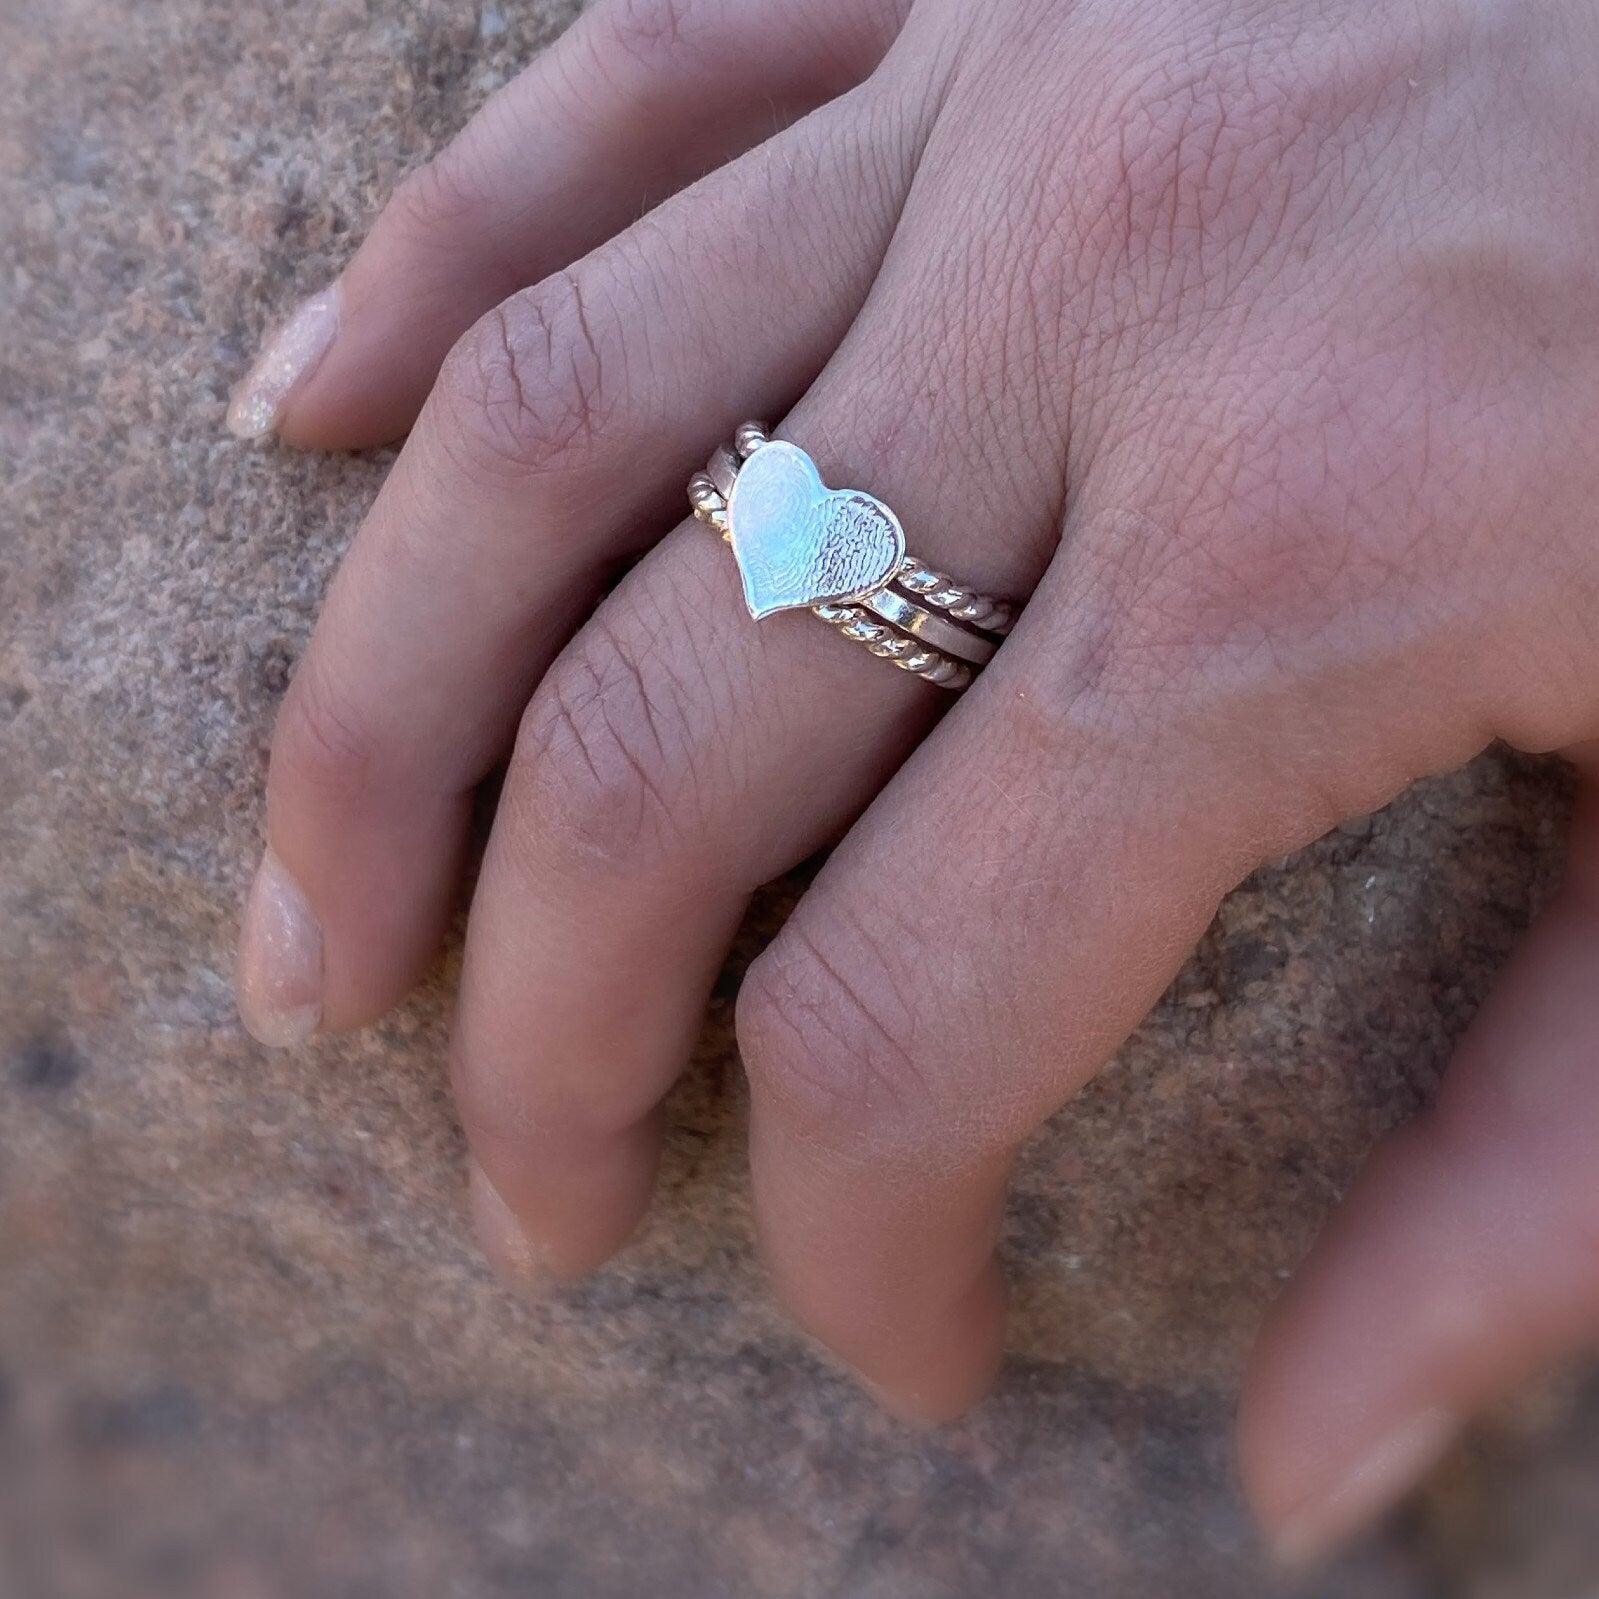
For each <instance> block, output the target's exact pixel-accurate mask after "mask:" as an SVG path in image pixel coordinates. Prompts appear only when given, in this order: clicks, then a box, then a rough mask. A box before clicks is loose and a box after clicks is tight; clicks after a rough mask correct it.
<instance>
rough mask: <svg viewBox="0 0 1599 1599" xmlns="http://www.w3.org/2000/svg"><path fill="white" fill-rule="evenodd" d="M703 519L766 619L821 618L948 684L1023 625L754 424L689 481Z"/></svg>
mask: <svg viewBox="0 0 1599 1599" xmlns="http://www.w3.org/2000/svg"><path fill="white" fill-rule="evenodd" d="M688 497H689V504H690V505H692V506H693V508H694V514H695V515H696V516H697V517H698V518H699V519H700V520H701V521H702V522H705V523H707V524H709V525H710V526H711V527H713V528H715V530H716V531H717V532H718V533H720V534H721V535H722V537H723V538H724V539H725V540H726V541H727V542H728V543H729V544H731V545H732V547H733V554H734V556H735V558H736V559H737V561H738V565H739V572H740V575H741V577H742V578H743V583H744V600H745V604H746V605H747V606H748V608H749V612H750V615H751V616H753V617H754V618H755V619H756V620H757V621H759V620H761V619H762V618H763V617H766V616H770V615H772V614H774V613H775V612H778V611H787V610H802V609H803V610H809V611H810V612H811V614H812V615H813V616H815V617H817V618H819V619H820V620H821V621H823V622H826V623H827V624H828V625H829V626H830V627H833V628H835V629H837V630H838V631H839V632H840V633H842V634H843V635H844V636H845V637H846V638H848V639H851V640H853V641H854V642H855V643H857V644H860V645H862V646H864V647H865V648H866V649H867V650H869V651H870V652H871V653H872V654H873V655H876V656H879V657H880V658H882V659H883V660H887V661H890V662H892V663H893V664H894V665H895V666H897V667H899V668H900V669H901V670H902V671H906V672H911V673H914V674H915V675H916V676H918V677H921V678H923V679H925V680H926V681H927V682H929V683H933V684H935V685H937V686H938V687H939V688H946V689H950V690H952V691H956V692H958V691H959V690H961V689H964V688H966V687H967V686H968V685H969V684H970V683H971V681H972V679H973V678H974V677H975V676H976V674H977V673H978V672H980V671H981V670H982V669H983V667H984V666H986V665H987V664H988V662H989V661H990V660H992V659H993V657H994V652H995V651H996V650H997V649H998V648H999V646H1000V644H1001V643H1002V642H1003V641H1004V638H1005V635H1006V634H1007V633H1009V632H1010V629H1011V626H1012V624H1013V622H1014V620H1015V615H1014V611H1013V608H1012V607H1011V606H1010V605H1009V604H1008V603H1007V602H1005V601H1004V600H998V599H994V598H993V597H992V596H990V595H986V594H979V593H977V592H975V591H974V590H972V589H968V588H965V587H964V586H963V585H961V584H959V583H956V582H955V581H954V580H953V579H952V578H949V577H946V576H945V575H944V574H943V573H942V572H938V571H935V570H934V569H933V568H932V567H929V566H927V565H925V564H924V563H923V562H921V561H919V560H917V559H916V557H915V556H913V555H911V554H909V553H908V552H907V551H906V549H905V535H904V533H903V531H902V530H901V528H900V525H899V521H898V518H896V517H895V515H894V513H893V512H892V511H890V510H889V509H888V507H887V506H886V505H884V504H883V503H882V502H881V501H880V500H876V499H874V498H873V497H872V496H871V495H869V494H864V493H861V492H859V491H857V490H842V491H841V490H834V489H829V488H828V487H827V486H826V485H825V484H824V483H823V482H822V478H821V475H820V473H818V471H817V470H816V464H815V462H814V461H812V460H811V458H810V456H809V455H807V454H806V453H805V451H803V450H801V449H800V448H799V447H798V446H797V445H793V444H789V443H786V442H778V441H774V440H773V439H772V438H771V436H770V435H769V433H768V432H767V429H766V428H765V427H764V426H763V425H762V424H761V423H759V422H746V423H744V424H743V426H741V427H740V428H739V429H738V431H737V432H736V433H735V434H734V436H733V442H732V444H731V445H723V446H721V447H720V448H719V449H718V450H717V451H716V453H715V454H714V455H713V456H712V457H711V459H710V461H709V462H708V463H707V465H706V468H705V470H704V471H703V472H696V473H695V474H694V476H693V477H692V478H691V479H690V480H689V486H688Z"/></svg>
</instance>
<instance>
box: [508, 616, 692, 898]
mask: <svg viewBox="0 0 1599 1599" xmlns="http://www.w3.org/2000/svg"><path fill="white" fill-rule="evenodd" d="M648 653H649V651H648V648H647V636H646V640H645V644H644V645H642V646H641V644H640V643H639V642H638V641H636V640H635V639H634V638H633V636H632V632H631V630H629V629H626V628H624V627H621V626H618V625H616V624H615V623H611V622H607V620H606V619H605V618H604V617H603V616H599V617H596V618H595V619H594V620H592V621H591V622H590V624H589V626H588V627H587V628H586V629H585V630H584V632H583V633H582V634H581V635H580V636H579V638H578V640H577V641H576V642H575V643H574V644H573V645H572V646H571V647H570V648H569V649H568V650H567V651H566V653H565V655H563V656H562V658H561V659H560V660H559V661H558V662H557V663H556V665H555V666H554V668H553V669H552V670H551V672H550V673H549V675H548V676H547V677H546V678H545V680H544V682H543V683H542V684H541V685H540V687H539V690H538V692H537V693H536V694H535V695H534V697H533V700H532V702H531V704H530V705H529V706H528V710H527V714H526V715H525V716H524V718H523V720H522V727H521V731H520V734H519V736H518V738H517V745H516V752H515V755H514V757H513V761H512V781H511V783H510V784H509V785H508V786H507V803H509V804H510V805H511V806H513V808H514V809H513V814H512V817H511V822H512V826H511V834H512V836H513V837H514V838H517V839H520V840H523V841H524V844H525V847H527V848H529V849H531V850H534V851H536V852H537V854H538V856H539V858H540V859H541V860H542V861H544V862H545V863H546V864H547V863H548V862H549V861H550V859H551V857H552V855H553V856H554V858H555V859H556V860H557V861H558V862H559V864H560V866H561V869H563V870H565V871H567V872H575V873H583V874H599V875H604V876H622V877H626V876H630V875H638V874H639V873H641V872H645V871H648V870H650V869H652V868H654V867H657V866H658V865H659V864H660V863H661V862H662V861H663V860H664V859H666V858H668V857H669V856H671V855H672V854H673V853H674V852H676V851H677V850H678V849H679V848H680V846H681V845H682V843H683V842H684V837H685V833H686V829H687V826H688V820H687V819H688V818H690V817H692V816H693V815H694V814H696V813H697V809H698V800H697V793H696V787H695V778H694V764H695V756H694V742H695V739H694V733H693V729H692V724H691V723H690V721H689V720H688V718H687V717H686V716H685V714H684V707H683V702H682V701H681V699H680V698H679V696H677V694H676V693H675V692H674V690H673V688H672V686H671V684H670V683H669V681H667V680H666V679H665V678H664V676H662V675H661V674H659V673H657V672H654V671H652V670H651V669H650V668H649V667H648V666H647V664H646V659H645V657H646V656H647V654H648Z"/></svg>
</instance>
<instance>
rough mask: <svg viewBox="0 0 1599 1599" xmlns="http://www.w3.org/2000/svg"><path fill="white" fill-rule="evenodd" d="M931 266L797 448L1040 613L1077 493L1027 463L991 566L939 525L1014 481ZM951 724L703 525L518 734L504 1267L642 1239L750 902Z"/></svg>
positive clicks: (491, 1133)
mask: <svg viewBox="0 0 1599 1599" xmlns="http://www.w3.org/2000/svg"><path fill="white" fill-rule="evenodd" d="M911 142H912V143H913V144H914V143H915V141H914V140H912V141H911ZM931 259H933V257H931V256H930V255H929V253H928V252H927V251H926V250H925V249H923V248H921V247H917V246H913V247H911V248H909V249H907V250H903V251H902V250H901V249H900V248H899V247H898V246H896V248H895V250H894V252H893V255H892V257H891V260H890V263H889V264H888V266H887V267H886V268H885V270H884V273H883V274H882V276H881V277H880V279H879V281H878V284H877V286H876V288H875V289H874V292H873V294H872V297H871V308H869V309H868V311H867V312H866V313H865V314H864V315H863V316H862V318H861V319H860V320H859V321H858V322H857V324H856V327H855V329H854V330H853V331H852V332H851V335H850V337H849V339H847V340H846V341H845V342H844V345H843V347H842V348H841V349H840V351H839V353H838V355H837V356H836V357H835V359H834V361H833V362H831V363H830V364H829V367H828V370H827V372H826V374H825V375H824V377H823V378H822V380H821V381H820V382H819V383H818V384H817V385H816V387H815V388H814V389H813V390H812V391H811V393H810V394H809V395H807V397H806V399H805V400H804V402H803V404H802V405H801V406H800V407H799V409H798V410H797V411H796V412H795V414H794V416H793V417H792V418H791V419H790V423H789V426H788V429H787V431H789V432H790V433H791V434H792V435H793V436H796V437H799V438H802V439H805V440H806V441H807V442H808V443H811V444H812V445H813V446H814V447H815V449H816V450H817V453H818V456H819V458H820V461H821V464H822V466H823V467H824V469H825V470H826V472H827V474H828V476H829V478H830V480H831V481H834V482H837V483H859V484H868V485H870V486H871V487H872V489H873V490H874V491H876V492H879V493H881V494H884V495H885V496H887V497H889V499H890V501H891V503H893V504H894V505H895V508H896V509H897V510H898V511H899V512H900V513H901V515H902V516H903V517H904V519H905V520H906V525H907V526H908V527H911V528H914V529H916V530H917V534H916V538H917V541H918V549H919V553H921V554H923V555H924V556H925V557H926V558H927V559H929V560H934V561H936V560H938V559H939V558H940V557H941V556H948V557H950V558H951V559H953V558H954V556H955V555H956V554H959V555H960V557H961V564H962V573H963V576H965V577H966V578H967V579H968V580H969V581H971V582H974V583H977V584H979V585H982V584H985V583H986V584H988V585H990V586H992V587H996V588H999V589H1003V590H1014V591H1017V592H1025V589H1026V588H1027V587H1028V586H1030V584H1031V582H1032V581H1033V579H1034V578H1035V577H1036V575H1037V572H1038V570H1039V569H1040V568H1041V566H1042V565H1043V562H1044V561H1045V560H1046V559H1047V556H1048V550H1049V547H1050V545H1051V544H1052V542H1053V540H1052V535H1051V533H1050V531H1049V528H1048V516H1047V510H1046V507H1047V505H1048V504H1049V502H1050V501H1051V500H1052V499H1053V498H1055V497H1058V493H1059V485H1058V479H1055V478H1053V475H1052V473H1051V471H1050V469H1049V468H1048V467H1047V466H1045V465H1044V463H1042V462H1041V461H1035V462H1032V463H1029V462H1028V461H1027V460H1026V459H1024V458H1023V457H1022V456H1021V455H1019V453H1018V452H1016V451H1014V450H1012V451H1010V452H1009V455H1008V457H1007V459H1008V464H1009V465H1010V467H1011V468H1012V470H1010V471H1007V472H1001V473H996V474H992V475H991V476H992V481H991V482H989V483H988V484H987V485H986V486H985V489H984V495H983V501H982V508H983V515H984V531H985V533H989V534H991V537H989V538H988V539H987V541H986V542H984V541H980V540H974V539H972V538H970V537H969V536H968V530H967V529H965V528H962V527H959V526H958V525H956V524H955V523H953V522H952V521H950V520H949V519H947V518H946V516H945V515H944V514H943V508H945V507H947V506H949V505H950V504H952V503H954V504H959V503H963V501H964V499H965V496H966V494H967V492H968V489H969V486H970V484H971V482H972V481H973V479H972V476H971V468H970V464H969V459H970V458H979V457H982V456H984V455H985V454H986V455H987V456H988V457H989V458H990V459H1000V458H1002V457H1005V456H1006V452H1005V450H1004V449H1003V448H1002V446H1003V445H1004V444H1005V443H1006V442H1007V440H1008V439H1009V438H1011V437H1014V434H1013V433H1012V432H1011V419H1010V418H1009V417H1008V416H1007V414H1006V413H1005V412H1004V411H1003V410H1002V409H1000V408H994V407H990V406H989V404H988V403H987V401H986V400H985V399H984V398H983V395H984V393H985V392H993V391H988V390H985V389H984V388H983V387H982V386H981V385H974V386H973V387H971V388H968V387H967V386H965V385H964V384H951V383H948V382H944V381H941V379H940V372H939V370H938V369H939V365H940V363H941V362H942V361H943V359H944V358H945V351H944V350H943V348H942V347H941V346H939V345H938V344H937V343H936V342H935V341H931V340H928V339H926V338H925V337H918V336H917V330H916V312H915V309H914V308H915V306H916V305H918V304H921V303H925V301H926V300H927V299H929V298H935V299H936V294H934V293H932V292H931V291H929V290H928V288H927V286H926V285H925V284H918V283H916V282H915V280H916V277H917V274H918V273H919V272H920V271H921V270H922V269H923V268H924V267H925V266H926V264H927V263H928V262H929V260H931ZM948 270H949V271H951V272H954V273H958V272H959V270H960V269H959V265H958V263H951V264H950V266H949V267H948ZM902 333H903V335H904V336H903V337H901V336H900V335H901V334H902ZM730 347H731V348H733V349H734V350H735V352H736V349H737V346H736V344H734V345H732V346H730ZM885 351H887V352H890V353H891V355H892V356H893V359H888V358H885V355H884V352H885ZM901 357H903V359H901ZM921 363H925V365H922V364H921ZM911 395H915V396H916V397H917V398H916V401H915V403H912V402H911V401H910V399H909V398H908V397H909V396H911ZM941 708H942V706H941V703H940V698H939V695H938V693H937V691H935V690H933V689H931V688H930V687H929V686H928V685H926V684H924V683H922V682H920V681H917V680H914V679H912V678H910V677H909V676H907V675H905V674H902V673H897V672H895V671H894V670H892V669H891V668H890V667H888V666H886V665H884V664H883V663H882V662H881V661H878V660H875V659H873V658H872V657H870V656H869V655H867V654H865V652H864V651H860V650H858V649H857V648H856V647H855V646H852V645H850V644H849V643H848V642H847V641H845V640H842V639H840V638H839V637H837V636H836V635H834V634H833V633H831V632H829V631H828V630H827V629H825V628H823V627H822V626H821V625H820V624H819V623H817V622H816V620H815V619H814V618H811V617H809V616H804V615H799V616H787V617H779V618H774V619H772V620H771V621H769V622H767V623H763V624H761V625H760V626H759V627H756V626H755V625H753V624H751V622H750V621H749V618H748V613H747V612H746V611H745V609H744V606H743V604H742V600H741V598H740V595H739V586H738V579H737V576H736V572H735V570H734V568H733V565H732V562H731V558H730V556H729V554H728V552H727V550H726V548H725V547H724V546H723V545H722V544H721V543H720V542H719V541H718V540H716V539H715V538H713V537H710V536H708V535H707V534H706V532H705V530H704V529H703V528H698V527H694V526H692V525H691V526H689V527H687V528H684V529H681V530H680V531H679V532H678V534H676V535H674V537H673V538H672V539H670V540H668V541H667V542H666V543H665V544H663V545H662V546H661V547H660V548H659V549H657V550H655V551H652V552H651V554H650V556H649V557H647V558H646V559H645V560H644V561H643V562H641V563H640V565H639V566H638V567H637V568H636V569H635V570H634V571H633V572H632V573H631V574H630V575H629V577H628V578H627V579H626V581H624V582H623V583H622V585H621V586H620V587H619V588H618V590H617V591H616V592H615V593H614V594H613V595H612V596H611V597H610V598H609V599H608V600H607V602H606V603H605V605H604V606H602V607H601V609H600V611H599V612H598V613H597V614H596V616H595V617H594V619H593V621H592V622H591V623H590V624H589V625H588V626H587V627H586V628H584V629H583V630H582V632H581V633H580V634H579V635H578V637H577V638H576V639H574V641H573V643H572V644H571V646H570V647H569V648H568V650H567V651H566V652H565V653H564V654H563V656H562V657H561V659H560V660H559V661H557V662H556V664H555V666H554V667H553V668H552V670H551V672H550V674H549V676H548V677H547V678H546V679H545V680H544V681H543V683H541V684H540V686H539V688H538V691H537V692H536V693H535V695H534V697H533V701H532V704H531V705H530V707H529V710H528V714H527V716H526V717H525V718H524V720H523V724H522V731H521V735H520V737H519V739H518V742H517V749H516V753H515V755H514V756H513V759H512V762H511V766H510V770H509V772H508V774H507V778H506V783H505V786H504V790H503V793H502V797H501V803H500V809H499V814H498V816H497V819H496V822H495V827H494V832H493V836H492V838H491V840H490V844H489V849H488V854H487V857H486V859H485V862H484V869H483V872H482V875H481V878H480V881H479V885H478V889H477V893H476V896H475V898H474V902H473V908H472V917H471V925H470V928H469V932H468V938H467V957H466V966H465V970H464V972H463V975H462V984H461V1004H460V1009H459V1014H458V1020H457V1030H456V1037H455V1041H454V1045H453V1049H452V1068H453V1077H454V1082H455V1087H456V1095H457V1101H458V1105H459V1108H460V1112H461V1118H462V1122H463V1125H464V1127H465V1129H466V1133H467V1138H468V1141H469V1143H470V1144H471V1146H472V1149H473V1153H474V1156H475V1158H476V1160H477V1161H478V1163H479V1166H480V1169H481V1175H480V1176H479V1177H478V1178H477V1179H476V1182H477V1190H478V1195H479V1207H478V1209H479V1221H480V1226H481V1227H482V1229H483V1231H484V1233H485V1242H486V1244H487V1247H488V1248H489V1251H490V1253H491V1254H492V1255H494V1256H495V1257H497V1258H498V1259H499V1260H500V1262H501V1263H502V1264H504V1265H505V1266H507V1267H508V1268H509V1269H512V1270H526V1269H528V1268H530V1267H531V1266H533V1265H538V1266H541V1267H542V1269H544V1270H545V1271H548V1272H551V1273H554V1274H557V1275H562V1276H569V1275H573V1274H575V1273H577V1272H580V1271H583V1270H586V1269H588V1268H589V1267H592V1266H593V1265H595V1264H597V1263H598V1262H599V1261H600V1260H603V1259H604V1258H605V1257H606V1255H607V1254H609V1253H610V1252H611V1251H612V1250H614V1249H615V1248H616V1247H618V1245H619V1244H620V1243H621V1242H622V1241H623V1240H624V1239H625V1238H626V1237H627V1235H628V1234H629V1232H630V1231H631V1229H632V1228H633V1227H634V1226H635V1225H636V1223H637V1221H638V1219H639V1216H640V1214H641V1212H642V1210H643V1207H644V1205H645V1202H646V1199H647V1196H648V1193H649V1189H650V1181H651V1170H652V1166H653V1161H654V1154H655V1148H656V1140H657V1133H658V1114H657V1106H658V1103H659V1100H660V1098H661V1096H662V1094H663V1093H664V1092H665V1091H666V1089H667V1087H668V1086H669V1085H670V1083H671V1082H672V1080H673V1079H674V1078H675V1077H676V1075H677V1074H678V1072H679V1071H680V1070H681V1068H682V1066H683V1063H684V1061H685V1059H686V1058H687V1055H688V1052H689V1050H690V1048H691V1047H692V1041H693V1038H694V1035H695V1031H696V1029H697V1027H698V1025H699V1022H700V1020H701V1018H702V1015H703V1009H704V1004H705V999H706V995H707V991H708V989H709V986H710V984H711V982H712V980H713V978H714V974H715V973H716V971H717V969H718V967H719V965H720V963H721V961H722V959H723V957H724V955H725V953H726V948H727V944H728V940H729V938H730V936H731V933H732V930H733V928H734V927H735V926H736V924H737V922H738V919H739V916H740V913H741V911H742V909H743V906H744V904H745V902H746V900H747V898H748V895H749V894H750V892H751V891H752V890H753V889H754V888H755V887H757V886H758V885H759V884H761V883H762V882H765V881H767V880H768V879H770V878H771V877H773V876H775V875H776V874H778V873H779V872H781V871H783V870H785V869H786V868H788V867H790V866H792V865H794V864H795V863H796V862H798V861H799V860H801V859H803V858H804V857H805V856H807V855H809V854H811V853H812V852H813V851H814V850H816V849H817V848H818V847H820V846H821V845H823V844H824V843H827V842H829V841H831V840H832V839H833V838H835V837H836V836H837V835H838V833H839V832H840V831H842V829H843V828H844V827H845V826H846V825H847V824H848V822H849V820H850V819H851V818H852V817H853V816H854V815H855V814H856V813H857V812H858V811H859V810H860V808H861V807H862V806H863V805H864V804H865V803H866V802H867V800H868V799H869V798H870V796H871V795H872V793H873V792H874V791H875V790H876V789H877V788H878V787H879V786H880V785H881V783H882V782H883V781H884V780H885V779H886V778H887V777H888V776H889V775H890V774H891V773H892V772H893V770H894V769H895V767H896V766H897V765H898V764H899V762H900V761H901V760H902V759H903V758H904V755H905V754H906V752H907V751H908V750H909V749H910V748H912V747H913V746H914V744H915V741H916V740H917V738H918V737H920V736H921V734H922V733H923V732H924V731H925V730H926V728H927V727H928V725H929V724H930V722H931V721H932V720H933V719H934V717H935V716H936V714H937V713H938V711H939V710H940V709H941Z"/></svg>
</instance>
